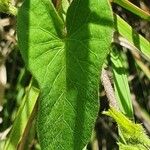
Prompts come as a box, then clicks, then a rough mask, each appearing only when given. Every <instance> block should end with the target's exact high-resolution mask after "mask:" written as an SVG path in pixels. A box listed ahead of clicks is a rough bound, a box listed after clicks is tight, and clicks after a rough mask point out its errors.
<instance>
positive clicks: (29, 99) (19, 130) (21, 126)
mask: <svg viewBox="0 0 150 150" xmlns="http://www.w3.org/2000/svg"><path fill="white" fill-rule="evenodd" d="M38 96H39V89H37V88H35V87H34V86H33V85H32V86H31V85H30V86H29V88H28V90H27V92H26V94H25V96H24V98H23V101H22V103H21V106H20V108H19V110H18V114H17V117H16V119H15V121H14V123H13V126H12V129H11V132H10V135H9V137H8V139H7V141H6V144H5V146H4V150H16V148H17V147H18V146H19V142H20V141H21V139H22V137H23V134H24V132H25V129H26V128H27V125H28V124H29V123H31V120H32V119H33V118H32V115H31V114H32V113H33V110H34V107H35V104H36V102H37V99H38Z"/></svg>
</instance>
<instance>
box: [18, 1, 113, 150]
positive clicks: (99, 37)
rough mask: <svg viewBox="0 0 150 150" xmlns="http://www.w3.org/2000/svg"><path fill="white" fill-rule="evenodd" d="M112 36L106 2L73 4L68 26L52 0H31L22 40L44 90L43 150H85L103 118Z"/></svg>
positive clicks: (21, 22) (22, 19)
mask: <svg viewBox="0 0 150 150" xmlns="http://www.w3.org/2000/svg"><path fill="white" fill-rule="evenodd" d="M112 33H113V17H112V11H111V8H110V5H109V2H108V1H107V0H74V1H73V2H72V3H71V6H70V7H69V9H68V12H67V17H66V23H64V22H63V21H62V20H61V19H60V17H59V15H58V14H57V12H56V10H55V8H54V6H53V4H52V2H51V1H49V0H30V1H29V0H26V1H25V2H24V4H23V6H22V7H21V9H20V11H19V15H18V39H19V46H20V49H21V53H22V56H23V58H24V60H25V62H26V65H27V67H28V68H29V69H30V71H31V72H32V74H33V76H34V77H35V78H36V79H37V81H38V83H39V86H40V89H41V94H42V96H41V100H40V103H39V112H38V114H39V115H38V133H39V140H40V144H41V148H42V150H58V149H60V150H62V149H65V150H70V149H73V150H81V149H82V148H83V147H84V145H86V143H87V142H88V140H89V139H90V135H91V131H92V127H93V126H94V121H95V119H96V115H97V113H98V84H99V75H100V70H101V68H102V65H103V63H104V60H105V58H106V56H107V54H108V52H109V47H110V44H111V40H112Z"/></svg>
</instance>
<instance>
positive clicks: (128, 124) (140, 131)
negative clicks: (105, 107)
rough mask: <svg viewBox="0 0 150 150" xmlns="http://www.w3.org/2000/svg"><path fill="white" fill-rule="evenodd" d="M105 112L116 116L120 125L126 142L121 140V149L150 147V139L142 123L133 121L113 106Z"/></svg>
mask: <svg viewBox="0 0 150 150" xmlns="http://www.w3.org/2000/svg"><path fill="white" fill-rule="evenodd" d="M104 114H106V115H108V116H110V117H112V118H114V119H115V121H116V122H117V124H118V126H119V129H120V131H121V133H122V135H123V137H124V139H125V142H126V143H121V142H119V146H120V149H121V150H130V149H131V148H133V150H146V149H150V139H149V137H148V136H147V135H146V133H145V130H144V128H143V127H142V125H141V124H135V123H133V122H132V121H130V120H129V119H128V118H127V117H126V116H124V115H123V114H122V113H121V112H118V111H116V110H115V109H113V108H111V109H110V110H109V111H108V112H104ZM127 148H128V149H127ZM142 148H143V149H142Z"/></svg>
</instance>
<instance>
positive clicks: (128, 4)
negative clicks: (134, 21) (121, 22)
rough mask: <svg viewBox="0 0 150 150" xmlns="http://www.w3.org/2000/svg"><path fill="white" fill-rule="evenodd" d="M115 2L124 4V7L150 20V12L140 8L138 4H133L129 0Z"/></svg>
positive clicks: (115, 1) (114, 0)
mask: <svg viewBox="0 0 150 150" xmlns="http://www.w3.org/2000/svg"><path fill="white" fill-rule="evenodd" d="M113 2H114V3H116V4H118V5H120V6H122V7H123V8H125V9H127V10H129V11H130V12H132V13H134V14H135V15H137V16H139V17H141V18H142V19H146V20H148V21H150V14H149V13H147V12H146V11H144V10H142V9H140V8H139V7H137V6H136V5H134V4H132V3H131V2H130V1H128V0H113Z"/></svg>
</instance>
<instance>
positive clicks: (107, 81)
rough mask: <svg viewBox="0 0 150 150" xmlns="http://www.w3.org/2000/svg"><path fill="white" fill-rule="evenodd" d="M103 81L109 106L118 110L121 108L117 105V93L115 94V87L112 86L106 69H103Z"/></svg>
mask: <svg viewBox="0 0 150 150" xmlns="http://www.w3.org/2000/svg"><path fill="white" fill-rule="evenodd" d="M101 80H102V84H103V86H104V89H105V92H106V96H107V98H108V101H109V105H110V106H111V107H113V108H115V109H116V110H118V109H119V107H118V105H117V101H116V98H115V93H114V90H113V87H112V85H111V82H110V79H109V77H108V73H107V71H106V70H105V69H102V74H101Z"/></svg>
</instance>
